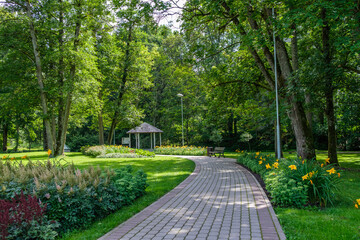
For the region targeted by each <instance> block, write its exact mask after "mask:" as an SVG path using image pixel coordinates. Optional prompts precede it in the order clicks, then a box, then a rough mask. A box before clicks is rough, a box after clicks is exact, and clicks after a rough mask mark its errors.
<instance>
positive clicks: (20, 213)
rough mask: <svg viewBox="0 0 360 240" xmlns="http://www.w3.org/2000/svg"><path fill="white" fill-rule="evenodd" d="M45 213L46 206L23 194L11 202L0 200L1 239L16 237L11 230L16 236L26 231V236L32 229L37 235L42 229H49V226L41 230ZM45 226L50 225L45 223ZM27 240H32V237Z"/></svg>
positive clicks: (33, 197)
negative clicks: (13, 231) (12, 231)
mask: <svg viewBox="0 0 360 240" xmlns="http://www.w3.org/2000/svg"><path fill="white" fill-rule="evenodd" d="M45 211H46V204H45V205H44V206H41V204H40V203H39V201H38V199H37V198H36V197H35V196H31V195H27V196H26V195H24V194H23V192H21V194H20V195H16V196H15V197H14V198H12V199H11V201H8V200H1V199H0V239H2V240H5V239H8V238H11V236H12V235H14V234H12V233H11V232H10V231H11V230H10V231H9V229H13V230H15V232H16V233H15V235H19V234H24V231H25V235H26V231H28V230H29V229H30V228H32V232H33V233H32V234H35V235H36V234H38V232H39V231H41V230H40V229H45V228H48V227H47V226H46V227H45V228H41V227H40V228H39V226H41V224H42V222H43V220H44V217H45V215H44V214H45ZM34 223H35V224H34ZM44 224H45V225H47V224H48V223H46V221H45V222H44ZM34 226H35V228H36V230H35V233H34ZM54 227H55V226H54ZM51 228H52V227H50V228H48V229H51ZM50 235H51V234H50ZM27 239H31V237H30V238H27Z"/></svg>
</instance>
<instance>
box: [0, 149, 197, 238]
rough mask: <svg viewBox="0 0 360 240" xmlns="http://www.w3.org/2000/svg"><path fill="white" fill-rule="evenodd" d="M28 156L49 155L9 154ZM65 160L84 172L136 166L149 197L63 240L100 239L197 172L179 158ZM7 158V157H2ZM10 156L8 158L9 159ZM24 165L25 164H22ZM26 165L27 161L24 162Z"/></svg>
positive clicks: (71, 155)
mask: <svg viewBox="0 0 360 240" xmlns="http://www.w3.org/2000/svg"><path fill="white" fill-rule="evenodd" d="M24 155H27V156H28V157H30V159H31V160H46V159H47V153H46V152H31V153H17V154H10V158H11V157H16V158H17V159H19V158H20V157H22V156H24ZM66 155H67V157H66V158H65V160H67V161H70V162H71V161H72V162H74V164H75V165H76V166H77V167H78V168H80V169H82V168H86V167H88V166H90V165H93V166H100V167H101V168H106V167H110V168H122V167H124V166H126V165H131V166H133V168H134V170H135V171H136V170H138V169H143V170H144V171H145V173H146V174H147V175H148V184H149V187H148V188H147V189H146V195H144V196H143V197H141V198H139V199H137V200H136V201H135V202H134V204H133V205H131V206H127V207H124V208H122V209H120V210H119V211H117V212H115V213H113V214H111V215H109V216H107V217H105V218H104V219H101V220H99V221H97V222H95V223H93V224H92V225H91V226H89V227H88V228H86V229H79V230H78V231H76V232H72V233H71V234H68V235H66V236H64V237H63V238H62V239H76V240H79V239H86V240H87V239H97V238H99V237H101V236H102V235H104V234H105V233H107V232H108V231H110V230H111V229H113V228H114V227H116V226H117V225H119V224H120V223H122V222H124V221H125V220H127V219H129V218H130V217H131V216H133V215H134V214H136V213H138V212H140V211H141V210H142V209H144V208H145V207H146V206H148V205H150V204H151V203H153V202H154V201H156V200H157V199H159V198H160V197H161V196H163V195H164V194H165V193H167V192H169V191H170V190H172V189H173V188H175V187H176V186H177V185H178V184H179V183H181V182H182V181H183V180H184V179H185V178H186V177H188V176H189V175H190V174H191V173H192V172H193V170H194V167H195V164H194V162H192V161H190V160H186V159H182V158H176V157H155V158H123V159H119V158H117V159H111V158H110V159H109V158H104V159H102V158H90V157H87V156H84V155H82V154H81V153H67V154H66ZM0 156H4V155H0ZM6 156H7V155H6ZM23 161H24V160H23ZM24 162H26V160H25V161H24Z"/></svg>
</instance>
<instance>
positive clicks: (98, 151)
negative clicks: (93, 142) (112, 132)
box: [84, 145, 106, 157]
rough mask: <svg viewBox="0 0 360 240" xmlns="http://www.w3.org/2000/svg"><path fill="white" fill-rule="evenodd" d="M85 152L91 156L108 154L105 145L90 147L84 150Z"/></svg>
mask: <svg viewBox="0 0 360 240" xmlns="http://www.w3.org/2000/svg"><path fill="white" fill-rule="evenodd" d="M84 154H85V155H87V156H90V157H97V156H99V155H104V154H106V147H105V146H104V145H101V146H92V147H88V148H87V149H86V150H85V151H84Z"/></svg>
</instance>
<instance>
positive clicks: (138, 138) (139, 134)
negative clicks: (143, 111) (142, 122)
mask: <svg viewBox="0 0 360 240" xmlns="http://www.w3.org/2000/svg"><path fill="white" fill-rule="evenodd" d="M138 140H139V148H141V145H140V133H138Z"/></svg>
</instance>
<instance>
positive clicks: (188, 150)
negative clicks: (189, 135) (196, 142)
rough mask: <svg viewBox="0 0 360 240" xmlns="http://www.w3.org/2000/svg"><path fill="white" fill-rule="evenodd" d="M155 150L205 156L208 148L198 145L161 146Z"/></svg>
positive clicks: (165, 153)
mask: <svg viewBox="0 0 360 240" xmlns="http://www.w3.org/2000/svg"><path fill="white" fill-rule="evenodd" d="M154 152H155V153H156V154H162V155H190V156H205V155H206V148H204V147H196V146H182V147H180V146H175V145H168V146H161V147H155V150H154Z"/></svg>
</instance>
